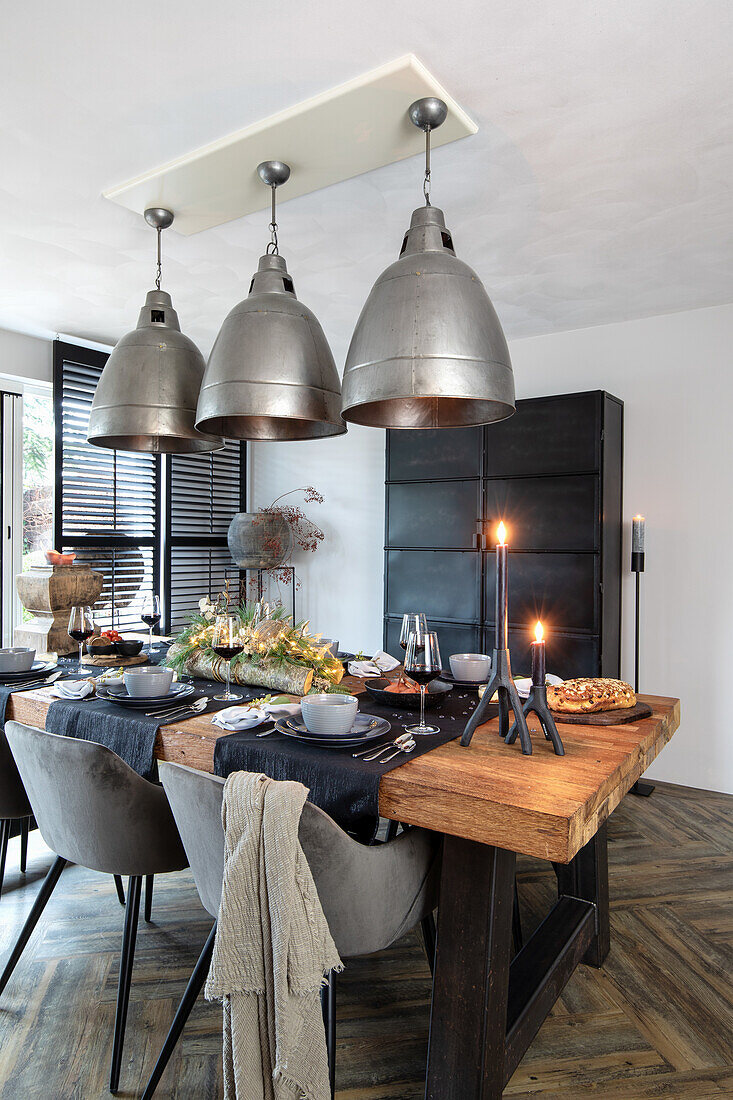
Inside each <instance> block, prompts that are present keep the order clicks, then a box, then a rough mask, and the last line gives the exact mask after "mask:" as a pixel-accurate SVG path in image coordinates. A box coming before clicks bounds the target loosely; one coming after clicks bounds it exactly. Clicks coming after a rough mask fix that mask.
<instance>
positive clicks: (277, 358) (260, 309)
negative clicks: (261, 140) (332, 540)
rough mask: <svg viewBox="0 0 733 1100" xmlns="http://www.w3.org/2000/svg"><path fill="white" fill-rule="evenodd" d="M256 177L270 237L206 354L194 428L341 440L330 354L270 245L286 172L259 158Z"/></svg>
mask: <svg viewBox="0 0 733 1100" xmlns="http://www.w3.org/2000/svg"><path fill="white" fill-rule="evenodd" d="M257 172H258V174H259V176H260V179H261V180H262V181H263V183H265V184H266V185H267V186H268V187H269V188H270V189H271V191H272V220H271V222H270V235H271V239H270V243H269V245H268V246H267V251H266V254H265V255H264V256H262V257H261V258H260V262H259V267H258V269H257V271H256V273H255V275H254V276H253V278H252V282H251V283H250V288H249V296H248V297H247V298H245V299H244V301H243V302H240V303H239V305H237V306H235V307H234V309H233V310H232V311H231V313H230V314H229V315H228V317H226V318H225V320H224V323H223V325H222V326H221V329H220V331H219V335H218V336H217V338H216V342H215V344H214V347H213V348H212V350H211V355H210V357H209V362H208V366H207V367H206V373H205V375H204V380H203V383H202V385H201V394H200V396H199V404H198V412H197V415H196V427H197V428H199V430H201V431H206V432H216V433H217V434H221V435H224V436H227V437H229V438H231V439H279V440H284V439H322V438H323V437H324V436H331V435H343V433H344V432H345V431H346V424H345V423H344V422H343V420H342V419H341V385H340V382H339V376H338V372H337V371H336V364H335V363H334V361H333V355H332V354H331V349H330V347H329V346H328V341H327V340H326V337H325V335H324V333H323V329H322V328H321V326H320V324H319V323H318V321H317V319H316V317H315V316H314V315H313V313H311V311H310V310H309V309H308V308H307V307H306V306H304V305H303V304H302V302H299V301H298V299H297V298H296V297H295V289H294V287H293V280H292V279H291V278H290V275H289V274H288V269H287V267H286V265H285V260H284V259H283V257H282V256H281V255H280V252H279V247H278V239H277V220H276V209H275V192H276V190H277V188H278V187H279V186H280V185H281V184H283V183H285V182H286V181H287V179H288V177H289V176H290V168H289V167H288V165H287V164H283V163H282V162H281V161H277V160H266V161H263V163H262V164H260V165H259V166H258V168H257Z"/></svg>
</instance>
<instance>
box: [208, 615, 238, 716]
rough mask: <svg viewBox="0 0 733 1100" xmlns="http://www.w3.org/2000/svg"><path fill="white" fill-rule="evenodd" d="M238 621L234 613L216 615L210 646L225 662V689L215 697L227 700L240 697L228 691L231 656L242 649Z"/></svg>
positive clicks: (223, 700)
mask: <svg viewBox="0 0 733 1100" xmlns="http://www.w3.org/2000/svg"><path fill="white" fill-rule="evenodd" d="M240 625H241V624H240V622H239V619H238V618H237V616H236V615H228V614H227V613H226V612H224V613H222V614H221V615H217V616H216V621H215V623H214V636H213V638H212V641H211V648H212V649H213V650H214V653H215V654H216V655H217V657H222V658H223V659H224V660H225V661H226V663H227V689H226V691H225V692H223V693H222V694H221V695H215V696H214V698H215V699H219V700H221V701H222V702H227V703H228V702H229V701H230V700H231V699H241V698H242V696H241V695H237V693H236V692H233V691H230V684H231V674H232V657H236V656H237V654H238V653H241V652H242V650H243V649H244V646H243V644H242V639H241V637H240V633H239V630H240Z"/></svg>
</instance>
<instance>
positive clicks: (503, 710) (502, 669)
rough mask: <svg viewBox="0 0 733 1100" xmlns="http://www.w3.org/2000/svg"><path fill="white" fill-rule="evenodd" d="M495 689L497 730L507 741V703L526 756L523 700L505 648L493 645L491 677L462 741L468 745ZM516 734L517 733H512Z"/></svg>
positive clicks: (529, 747)
mask: <svg viewBox="0 0 733 1100" xmlns="http://www.w3.org/2000/svg"><path fill="white" fill-rule="evenodd" d="M494 692H497V693H498V696H499V734H500V735H501V737H503V738H504V740H505V741H506V740H507V738H508V736H509V732H510V731H509V707H511V708H512V710H513V711H514V726H513V727H512V729H513V728H514V727H515V726H516V727H517V730H518V733H519V742H520V744H521V746H522V752H523V753H525V755H527V756H529V755H531V753H532V738H531V737H530V736H529V729H528V728H527V719H526V718H525V717H524V711H523V710H522V703H521V700H520V698H519V695H518V694H517V689H516V686H515V684H514V680H513V679H512V670H511V664H510V661H509V650H508V649H495V650H494V651H493V653H492V654H491V679H490V680H489V682H488V684H487V685H486V690H485V691H484V693H483V695H482V696H481V698H480V699H479V704H478V706H477V707H476V709H475V711H474V712H473V714H472V715H471V717H470V718H469V719H468V722H467V723H466V728H465V729H464V731H463V736H462V737H461V744H462V745H464V746H465V745H470V744H471V738H472V737H473V734H474V730H475V729H476V727H477V726H480V725H481V723H482V722H485V721H486V720H487V719H486V712H487V711H488V709H489V706H490V704H491V700H492V698H493V697H494ZM514 736H515V737H516V733H515V735H514Z"/></svg>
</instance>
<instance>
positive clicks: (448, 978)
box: [6, 677, 680, 1100]
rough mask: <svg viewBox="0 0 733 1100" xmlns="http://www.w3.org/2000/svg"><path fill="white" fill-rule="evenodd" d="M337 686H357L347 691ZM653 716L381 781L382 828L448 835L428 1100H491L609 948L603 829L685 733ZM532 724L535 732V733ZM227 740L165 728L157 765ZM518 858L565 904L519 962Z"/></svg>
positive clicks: (489, 733) (474, 747) (574, 729)
mask: <svg viewBox="0 0 733 1100" xmlns="http://www.w3.org/2000/svg"><path fill="white" fill-rule="evenodd" d="M343 686H344V687H345V688H348V689H349V690H352V691H355V692H361V691H362V690H363V684H361V682H360V681H358V680H354V679H352V678H351V677H347V678H345V680H344V681H343ZM640 699H642V700H643V701H644V702H647V703H649V705H650V706H651V708H652V712H653V713H652V716H651V717H650V718H645V719H642V720H640V721H634V722H631V723H628V724H626V725H612V726H598V725H592V724H583V725H571V724H568V723H563V722H559V723H558V729H559V731H560V735H561V737H562V740H563V743H564V745H565V752H566V754H565V756H562V757H559V756H555V754H554V753H553V751H552V747H551V745H550V744H549V742H547V741H545V739H544V737H543V735H542V734H541V732H539V731H538V730H536V729H535V730H534V731H533V744H534V751H533V753H532V755H531V756H523V755H522V753H521V751H520V748H519V746H518V745H517V744H515V745H513V746H511V747H510V746H507V745H505V744H504V743H503V741H502V740H501V738H500V737H499V736H498V733H497V729H498V719H493V720H491V721H489V722H487V723H486V724H484V725H482V726H480V727H479V728H478V729H477V730H476V732H475V734H474V737H473V740H472V742H471V744H470V745H469V746H468V747H466V748H463V747H461V745H460V744H459V742H458V741H452V742H450V743H449V744H446V745H443V746H441V747H440V748H437V749H434V750H433V751H432V752H430V753H427V754H425V755H424V756H421V757H420V758H418V759H416V760H411V761H408V762H406V763H405V764H403V765H402V766H401V767H398V768H396V769H395V770H394V771H391V772H388V773H387V774H385V775H383V776H382V778H381V780H380V788H379V808H380V813H381V814H382V816H384V817H386V818H391V819H392V820H395V821H399V822H402V823H404V824H409V825H419V826H422V827H423V828H426V829H433V830H435V831H437V832H440V833H443V834H444V838H445V840H444V852H443V869H442V878H441V893H440V904H439V908H438V934H437V951H436V957H435V972H434V980H433V999H432V1008H431V1018H430V1044H429V1053H428V1066H427V1078H426V1087H425V1097H426V1100H495V1098H497V1097H500V1096H501V1095H502V1090H503V1088H504V1086H505V1084H506V1082H507V1081H508V1080H509V1078H510V1077H511V1075H512V1073H513V1072H514V1070H515V1069H516V1067H517V1065H518V1063H519V1061H520V1059H521V1058H522V1056H523V1054H524V1052H525V1051H526V1049H527V1047H528V1046H529V1044H530V1043H531V1042H532V1039H533V1038H534V1036H535V1035H536V1034H537V1031H538V1030H539V1028H540V1026H541V1024H542V1022H543V1021H544V1019H545V1017H546V1016H547V1014H548V1012H549V1011H550V1009H551V1008H552V1005H553V1004H554V1002H555V1000H556V999H557V997H558V996H559V994H560V993H561V992H562V989H563V987H564V986H565V984H566V982H567V981H568V979H569V978H570V976H571V975H572V973H573V971H574V970H575V968H576V966H577V965H578V964H579V963H581V962H582V963H585V964H588V965H591V966H596V967H599V966H601V965H602V964H603V961H604V959H605V957H606V955H607V954H608V950H609V946H610V929H609V888H608V861H607V852H606V821H607V819H608V817H609V815H610V814H611V813H612V811H613V810H614V809H615V807H616V806H618V804H619V802H620V801H621V799H622V798H623V797H624V795H625V794H627V792H628V791H629V790H630V788H631V787H632V785H633V784H634V783H635V782H636V780H637V779H638V778H639V777H640V776H641V775H642V774H643V773H644V771H645V770H646V769H647V767H648V766H649V764H650V763H651V762H652V760H653V759H654V758H655V757H656V756H657V755H658V753H659V752H660V751H661V750H662V748H663V747H664V746H665V744H666V743H667V742H668V741H669V740H670V738H671V737H672V735H673V733H674V731H675V730H676V729H677V727H678V725H679V716H680V707H679V700H677V699H671V698H661V697H657V696H640ZM51 701H52V700H51V698H50V696H49V689H47V688H44V689H42V690H39V691H28V692H22V693H18V694H16V695H13V696H11V698H10V700H9V702H8V708H7V714H6V717H7V718H14V719H16V720H17V721H21V722H26V723H28V724H30V725H36V726H41V727H43V725H44V722H45V716H46V711H47V709H48V706H49V703H50V702H51ZM533 725H535V726H536V723H533V722H532V720H531V719H530V729H532V727H533ZM221 736H225V732H224V731H223V730H221V729H220V728H219V727H218V726H216V725H214V724H213V723H212V722H211V718H210V716H204V717H196V718H191V719H187V720H186V721H183V722H180V723H173V724H171V725H169V726H165V727H163V728H161V730H160V731H159V733H158V738H157V742H156V755H157V756H158V757H159V758H160V759H162V760H172V761H175V762H176V763H180V764H187V765H188V766H190V767H193V768H199V769H202V770H204V771H209V772H211V771H213V764H214V746H215V743H216V740H217V738H218V737H221ZM517 854H521V855H528V856H535V857H538V858H539V859H543V860H549V861H551V862H552V863H553V864H554V867H555V871H556V873H557V881H558V900H557V902H556V903H555V905H554V907H553V908H552V909H551V910H550V912H549V913H548V914H547V916H546V917H545V919H544V921H543V922H542V923H541V924H540V926H539V927H538V928H537V930H536V931H535V932H534V933H533V935H532V936H531V937H530V938H529V939H528V940H527V942H526V943H525V944H524V945H523V947H522V948H521V949H520V950H519V951H518V952H517V953H516V954H515V953H514V951H513V946H512V910H513V896H514V881H515V868H516V857H517Z"/></svg>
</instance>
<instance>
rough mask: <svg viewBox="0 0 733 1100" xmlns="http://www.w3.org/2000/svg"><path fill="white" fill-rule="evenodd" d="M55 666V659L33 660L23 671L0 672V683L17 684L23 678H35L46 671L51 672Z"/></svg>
mask: <svg viewBox="0 0 733 1100" xmlns="http://www.w3.org/2000/svg"><path fill="white" fill-rule="evenodd" d="M56 668H57V665H56V662H55V661H34V662H33V664H32V665H31V667H30V668H27V669H25V671H24V672H2V673H0V684H19V683H21V682H22V681H23V680H35V679H37V678H38V677H40V676H43V675H44V673H46V672H49V673H50V672H53V671H54V670H55V669H56Z"/></svg>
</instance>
